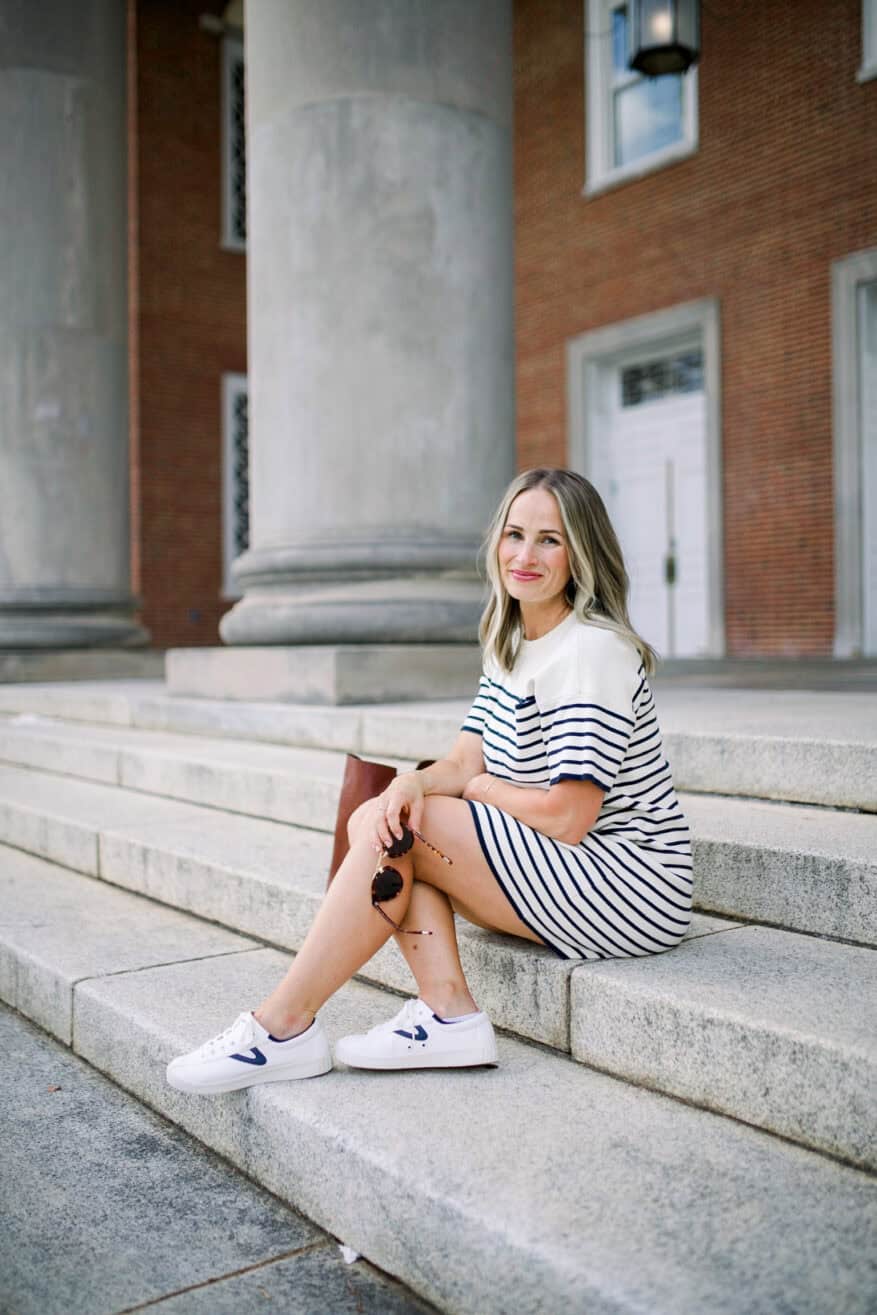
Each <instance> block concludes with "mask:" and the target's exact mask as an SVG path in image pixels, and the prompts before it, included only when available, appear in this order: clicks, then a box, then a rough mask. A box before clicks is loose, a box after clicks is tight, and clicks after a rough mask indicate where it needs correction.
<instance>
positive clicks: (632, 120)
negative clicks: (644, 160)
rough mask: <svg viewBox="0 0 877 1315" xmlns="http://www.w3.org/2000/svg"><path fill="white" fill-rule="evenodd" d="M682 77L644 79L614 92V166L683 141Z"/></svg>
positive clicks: (627, 162)
mask: <svg viewBox="0 0 877 1315" xmlns="http://www.w3.org/2000/svg"><path fill="white" fill-rule="evenodd" d="M682 136H683V132H682V77H681V75H680V74H667V75H665V76H664V77H661V78H642V79H641V80H640V81H639V82H635V83H633V84H632V85H631V86H629V87H623V88H622V89H621V90H619V91H616V93H615V163H616V164H629V163H630V161H631V160H639V159H640V158H641V157H642V156H644V155H651V154H652V153H653V152H654V151H659V150H660V149H661V148H662V147H663V146H669V145H671V143H673V142H678V141H681V140H682Z"/></svg>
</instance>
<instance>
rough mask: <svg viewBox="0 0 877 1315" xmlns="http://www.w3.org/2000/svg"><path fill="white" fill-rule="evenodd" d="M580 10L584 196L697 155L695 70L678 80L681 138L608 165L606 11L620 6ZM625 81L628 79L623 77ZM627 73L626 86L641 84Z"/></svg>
mask: <svg viewBox="0 0 877 1315" xmlns="http://www.w3.org/2000/svg"><path fill="white" fill-rule="evenodd" d="M584 6H585V51H584V58H585V92H586V95H585V115H586V123H585V128H586V133H585V185H584V187H583V189H582V194H583V195H584V196H596V195H598V194H599V193H601V192H605V191H607V190H608V189H609V188H611V187H617V186H619V185H620V184H622V183H627V182H631V181H632V180H633V179H635V178H642V177H643V176H644V175H645V174H650V173H654V172H655V170H657V169H663V168H664V167H665V166H666V165H668V164H674V163H675V162H676V161H678V160H684V159H687V158H688V157H689V156H691V155H694V154H696V152H697V149H698V110H697V86H698V75H697V66H696V65H695V66H694V67H693V68H691V69H689V71H688V72H687V73H686V74H684V75H681V87H682V138H681V140H680V141H678V142H673V143H672V144H671V145H669V146H663V147H661V149H660V150H656V151H652V152H650V153H649V154H648V155H643V156H640V157H639V158H637V159H636V160H631V161H630V162H629V163H628V164H622V165H617V164H615V163H614V131H613V64H612V11H613V10H614V9H619V8H622V7H623V6H622V3H621V0H584ZM625 78H626V79H627V78H628V75H627V74H625ZM644 80H645V79H643V78H642V75H641V74H639V73H635V72H631V73H630V74H629V82H630V84H631V85H633V84H634V83H636V82H640V81H644Z"/></svg>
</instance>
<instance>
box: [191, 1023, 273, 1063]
mask: <svg viewBox="0 0 877 1315" xmlns="http://www.w3.org/2000/svg"><path fill="white" fill-rule="evenodd" d="M255 1021H256V1020H255V1019H254V1018H253V1015H252V1014H238V1016H237V1018H236V1019H235V1020H234V1022H233V1023H232V1025H231V1027H227V1028H226V1029H225V1031H224V1032H220V1033H219V1035H218V1036H215V1037H211V1039H210V1040H209V1041H205V1042H204V1045H203V1046H201V1048H200V1050H199V1051H198V1058H199V1059H216V1058H217V1056H219V1055H229V1054H232V1053H233V1052H234V1051H235V1050H240V1049H241V1048H244V1049H248V1048H249V1047H250V1046H252V1045H253V1044H254V1043H255V1042H256V1041H257V1040H258V1035H257V1032H256V1029H255V1027H254V1026H253V1024H254V1022H255Z"/></svg>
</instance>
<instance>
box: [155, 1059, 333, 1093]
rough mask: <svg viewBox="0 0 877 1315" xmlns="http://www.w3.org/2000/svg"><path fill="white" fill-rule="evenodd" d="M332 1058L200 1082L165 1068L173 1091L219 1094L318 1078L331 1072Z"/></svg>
mask: <svg viewBox="0 0 877 1315" xmlns="http://www.w3.org/2000/svg"><path fill="white" fill-rule="evenodd" d="M331 1069H332V1059H331V1056H330V1057H329V1058H321V1059H312V1060H310V1061H308V1063H306V1064H305V1063H302V1064H294V1065H293V1064H289V1065H288V1066H285V1067H284V1068H279V1067H277V1066H276V1065H274V1066H272V1067H271V1068H270V1070H269V1071H268V1072H267V1073H241V1075H240V1077H238V1078H224V1079H219V1080H217V1081H214V1082H209V1083H202V1082H197V1081H195V1080H194V1079H190V1078H185V1077H183V1076H182V1074H178V1073H174V1072H172V1071H171V1067H170V1065H168V1069H167V1080H168V1084H169V1086H171V1087H173V1088H174V1090H175V1091H184V1092H186V1094H187V1095H191V1096H221V1095H222V1094H223V1093H224V1092H226V1091H241V1090H243V1088H244V1087H257V1086H259V1085H260V1084H261V1083H263V1082H295V1081H297V1080H298V1079H300V1078H319V1077H322V1075H323V1074H324V1073H329V1072H331Z"/></svg>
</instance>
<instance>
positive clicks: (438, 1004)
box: [420, 989, 478, 1018]
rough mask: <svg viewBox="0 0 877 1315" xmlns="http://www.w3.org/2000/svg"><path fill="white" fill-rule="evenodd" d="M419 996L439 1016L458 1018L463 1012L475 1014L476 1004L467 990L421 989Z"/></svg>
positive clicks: (476, 1010)
mask: <svg viewBox="0 0 877 1315" xmlns="http://www.w3.org/2000/svg"><path fill="white" fill-rule="evenodd" d="M420 998H421V1000H422V1001H423V1003H424V1004H426V1005H429V1007H430V1009H431V1010H432V1012H433V1013H434V1014H437V1015H438V1017H439V1018H459V1017H461V1015H463V1014H475V1013H477V1012H478V1005H477V1004H476V1003H475V1001H474V1000H473V999H472V996H471V995H470V993H469V992H468V991H442V990H434V991H431V990H429V989H427V990H425V991H421V993H420Z"/></svg>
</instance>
